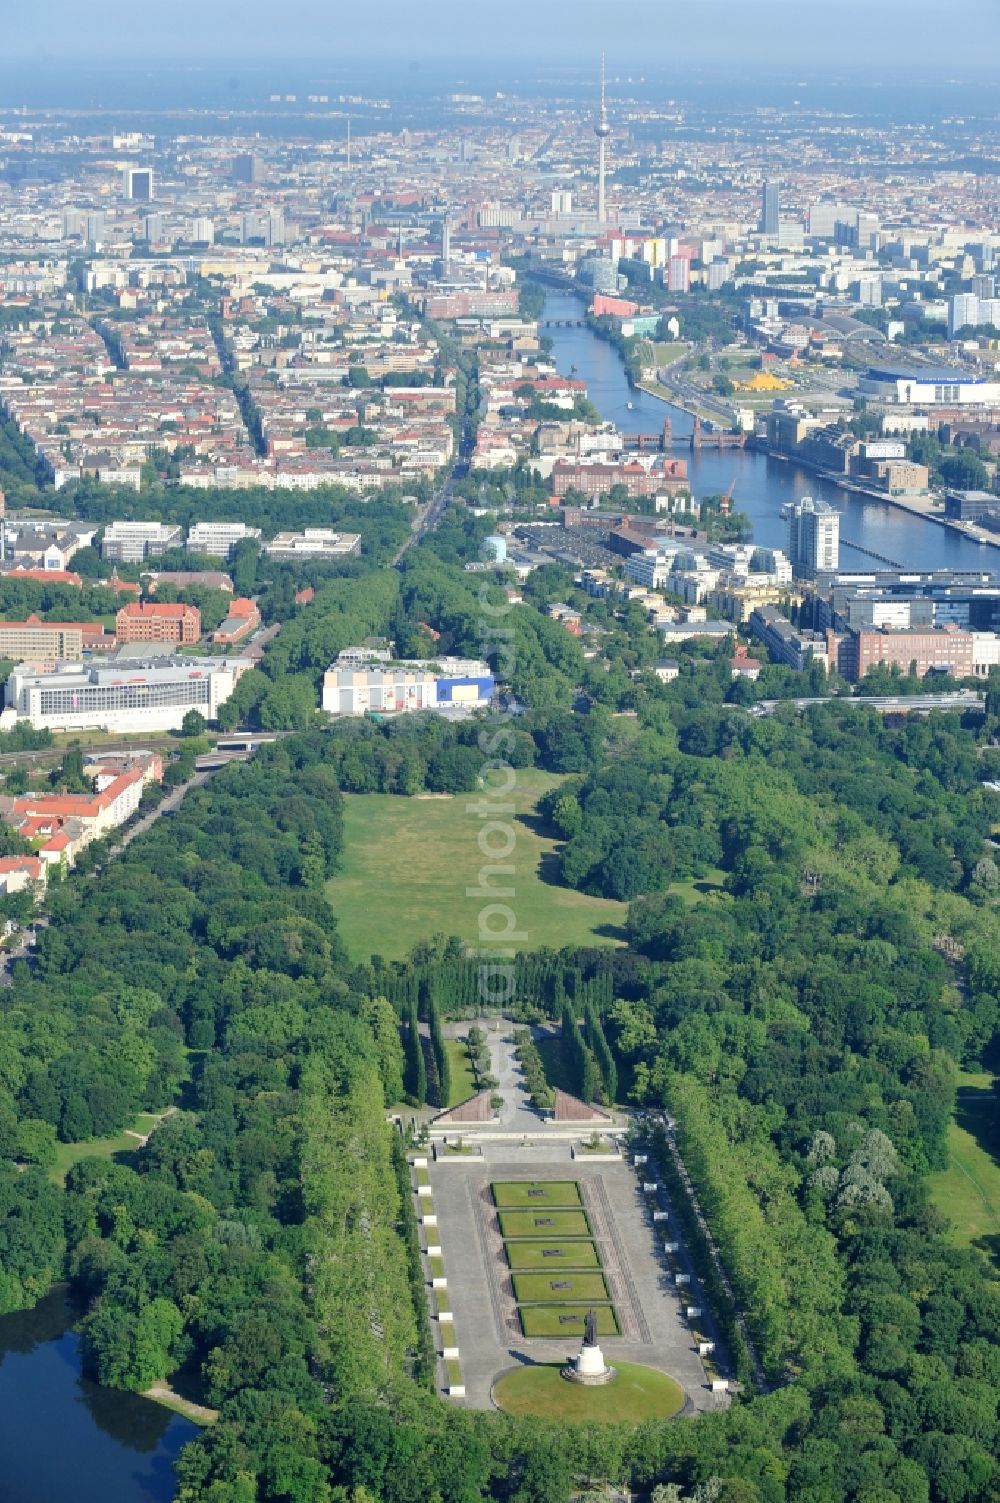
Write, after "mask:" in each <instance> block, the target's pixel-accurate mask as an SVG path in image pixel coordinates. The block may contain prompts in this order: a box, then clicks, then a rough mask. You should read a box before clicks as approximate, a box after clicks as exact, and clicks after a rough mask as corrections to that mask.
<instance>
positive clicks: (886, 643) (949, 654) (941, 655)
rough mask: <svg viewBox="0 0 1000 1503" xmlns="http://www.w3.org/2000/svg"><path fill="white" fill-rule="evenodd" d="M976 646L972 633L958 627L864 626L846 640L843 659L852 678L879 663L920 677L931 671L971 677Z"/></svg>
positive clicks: (857, 676)
mask: <svg viewBox="0 0 1000 1503" xmlns="http://www.w3.org/2000/svg"><path fill="white" fill-rule="evenodd" d="M973 647H974V643H973V640H972V634H971V632H967V631H961V630H960V629H959V628H958V627H956V626H938V627H933V626H911V627H906V628H895V629H894V628H892V627H881V628H878V627H862V628H861V629H860V630H858V631H853V632H849V633H848V635H847V636H846V637H845V638H844V639H843V641H842V643H841V648H840V659H841V664H842V672H843V673H844V676H845V678H849V679H853V680H857V679H862V678H864V676H865V674H866V673H867V672H868V670H869V669H870V668H875V667H879V666H884V667H886V668H892V667H897V668H898V669H899V670H900V672H901V673H910V672H911V671H912V672H914V673H915V674H916V676H917V678H923V677H924V676H925V675H926V674H928V673H930V672H932V671H937V672H939V673H950V674H952V675H953V676H954V677H955V678H971V677H972V675H973V673H974V671H975V670H974V668H973Z"/></svg>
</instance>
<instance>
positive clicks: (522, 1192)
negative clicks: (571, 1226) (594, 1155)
mask: <svg viewBox="0 0 1000 1503" xmlns="http://www.w3.org/2000/svg"><path fill="white" fill-rule="evenodd" d="M493 1203H494V1205H495V1206H496V1208H497V1210H498V1211H517V1210H525V1211H528V1210H531V1211H537V1210H540V1209H545V1210H547V1211H548V1210H551V1209H552V1207H553V1206H560V1207H563V1208H564V1209H565V1208H569V1207H572V1208H573V1209H576V1208H577V1207H578V1206H579V1205H580V1203H581V1202H580V1187H579V1185H578V1184H577V1183H576V1180H572V1179H552V1180H505V1181H494V1184H493Z"/></svg>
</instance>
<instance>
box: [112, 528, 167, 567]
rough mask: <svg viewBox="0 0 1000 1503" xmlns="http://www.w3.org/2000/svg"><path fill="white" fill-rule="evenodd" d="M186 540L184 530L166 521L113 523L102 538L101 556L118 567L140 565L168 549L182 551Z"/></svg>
mask: <svg viewBox="0 0 1000 1503" xmlns="http://www.w3.org/2000/svg"><path fill="white" fill-rule="evenodd" d="M183 541H184V529H183V527H173V526H171V525H170V524H169V523H167V522H112V523H111V525H110V527H107V528H105V531H104V537H103V538H102V539H101V557H102V558H106V559H112V560H114V562H115V563H119V564H141V563H142V562H143V560H144V559H147V558H158V557H159V556H160V555H161V554H163V553H166V552H167V550H168V549H169V548H179V547H180V546H181V544H182V542H183Z"/></svg>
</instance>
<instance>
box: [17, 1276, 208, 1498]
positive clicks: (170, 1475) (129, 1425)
mask: <svg viewBox="0 0 1000 1503" xmlns="http://www.w3.org/2000/svg"><path fill="white" fill-rule="evenodd" d="M74 1319H75V1312H74V1311H73V1310H72V1309H71V1308H70V1306H69V1304H68V1301H67V1298H66V1293H65V1290H63V1289H53V1290H52V1292H51V1293H50V1294H47V1295H46V1296H45V1298H44V1299H43V1300H41V1301H40V1302H39V1303H38V1304H37V1305H36V1306H35V1308H34V1309H33V1310H24V1311H20V1312H18V1313H17V1314H15V1315H4V1316H2V1317H0V1503H170V1499H171V1498H173V1496H174V1492H175V1477H174V1472H173V1464H174V1462H175V1461H176V1459H177V1456H178V1454H179V1453H180V1450H181V1448H182V1446H185V1445H186V1444H187V1442H188V1441H189V1440H191V1439H192V1438H193V1437H194V1436H195V1435H196V1434H197V1433H198V1432H197V1429H196V1427H195V1426H194V1425H192V1424H191V1423H190V1421H188V1420H186V1419H183V1418H182V1417H181V1416H180V1415H177V1414H172V1413H171V1412H170V1410H169V1409H164V1408H163V1406H162V1405H160V1404H153V1403H151V1402H150V1401H149V1399H143V1398H140V1397H139V1396H138V1394H134V1393H118V1392H117V1391H116V1390H114V1389H111V1388H101V1387H100V1385H99V1384H97V1383H92V1382H90V1380H89V1379H87V1378H84V1377H83V1376H82V1375H81V1372H80V1356H79V1343H78V1340H77V1337H76V1336H75V1335H74V1334H73V1333H72V1331H70V1329H69V1326H70V1324H71V1323H72V1321H73V1320H74Z"/></svg>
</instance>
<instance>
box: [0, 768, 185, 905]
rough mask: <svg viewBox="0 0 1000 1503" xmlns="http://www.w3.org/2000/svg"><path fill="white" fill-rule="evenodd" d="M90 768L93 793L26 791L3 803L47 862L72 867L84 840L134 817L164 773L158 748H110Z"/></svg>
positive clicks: (11, 821)
mask: <svg viewBox="0 0 1000 1503" xmlns="http://www.w3.org/2000/svg"><path fill="white" fill-rule="evenodd" d="M86 772H87V775H88V776H89V777H91V778H93V780H94V792H93V793H91V794H86V793H26V794H23V795H22V796H21V797H19V798H15V799H12V800H11V799H6V800H4V801H3V802H2V804H0V812H2V813H3V816H4V817H5V818H6V819H7V822H8V823H9V824H11V825H13V826H14V828H15V829H16V830H17V832H18V834H19V835H22V836H23V837H24V839H25V840H29V841H31V843H32V845H33V846H34V847H35V851H36V853H37V857H38V859H39V860H40V861H41V862H43V863H44V864H45V865H46V866H51V865H54V864H64V865H67V866H72V864H73V862H74V861H75V860H76V856H77V854H78V852H79V851H81V850H82V849H83V847H84V846H85V845H88V844H89V843H90V841H92V840H96V839H98V838H99V837H100V836H102V835H106V834H107V833H108V832H109V831H111V830H115V829H117V828H118V826H119V825H123V824H124V823H125V821H126V820H128V819H130V818H131V817H132V815H133V814H135V813H136V811H137V810H138V808H139V803H140V800H141V799H142V793H143V789H144V788H146V787H147V785H148V784H150V783H153V782H159V781H160V779H161V778H162V777H163V758H162V757H161V756H160V755H159V753H158V752H138V753H123V754H121V755H117V756H116V755H115V754H114V753H110V754H108V755H107V756H104V757H102V758H101V759H100V760H98V761H94V762H89V763H88V764H87V766H86ZM0 876H2V872H0Z"/></svg>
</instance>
